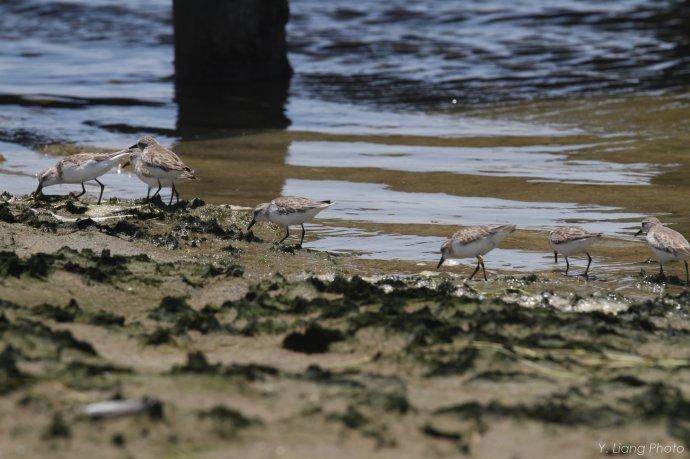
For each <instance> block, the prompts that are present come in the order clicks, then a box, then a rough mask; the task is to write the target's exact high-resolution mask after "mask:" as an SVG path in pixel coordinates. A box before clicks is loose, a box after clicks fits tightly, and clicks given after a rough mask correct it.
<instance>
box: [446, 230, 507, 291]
mask: <svg viewBox="0 0 690 459" xmlns="http://www.w3.org/2000/svg"><path fill="white" fill-rule="evenodd" d="M513 231H515V225H502V226H493V227H492V226H466V227H464V228H460V229H459V230H458V231H456V232H455V233H454V234H453V235H452V236H451V237H450V239H448V240H447V241H446V242H444V243H443V245H442V246H441V260H440V261H439V262H438V266H436V269H438V268H440V267H441V265H442V264H443V262H444V261H446V260H447V259H449V258H474V257H476V258H477V267H476V268H475V269H474V272H473V273H472V275H471V276H470V277H469V280H472V278H473V277H474V275H475V274H477V271H479V267H480V266H481V267H482V272H483V273H484V280H486V268H485V267H484V258H483V255H484V254H486V253H487V252H489V251H490V250H493V249H495V248H496V246H497V245H498V244H499V243H500V242H501V241H502V240H503V239H505V237H506V236H508V235H509V234H510V233H512V232H513Z"/></svg>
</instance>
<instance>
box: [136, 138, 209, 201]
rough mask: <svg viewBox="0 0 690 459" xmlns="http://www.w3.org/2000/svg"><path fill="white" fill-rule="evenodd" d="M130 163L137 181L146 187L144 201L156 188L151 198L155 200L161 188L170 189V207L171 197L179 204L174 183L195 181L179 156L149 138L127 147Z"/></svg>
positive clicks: (178, 194)
mask: <svg viewBox="0 0 690 459" xmlns="http://www.w3.org/2000/svg"><path fill="white" fill-rule="evenodd" d="M129 150H130V153H131V155H130V162H131V163H132V166H133V167H134V172H135V174H137V177H139V180H141V181H142V182H144V183H145V184H146V185H148V187H149V188H148V192H147V193H146V199H149V195H150V194H151V188H153V187H155V186H158V189H157V190H156V192H155V193H154V194H153V196H151V198H155V197H156V196H157V195H158V194H159V193H160V191H161V188H163V187H170V188H171V190H172V191H171V193H170V202H169V203H168V205H172V200H173V196H177V202H180V193H178V192H177V189H176V188H175V182H177V181H179V180H196V177H195V175H194V171H193V170H191V169H190V168H189V167H187V166H186V165H185V164H184V163H183V162H182V160H181V159H180V157H179V156H177V155H176V154H175V153H173V152H172V151H171V150H168V149H167V148H165V147H164V146H162V145H161V144H159V143H158V142H157V141H156V139H154V138H153V137H151V136H144V137H142V138H140V139H139V140H138V141H137V143H136V144H134V145H132V146H131V147H129Z"/></svg>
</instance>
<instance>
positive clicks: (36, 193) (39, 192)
mask: <svg viewBox="0 0 690 459" xmlns="http://www.w3.org/2000/svg"><path fill="white" fill-rule="evenodd" d="M41 190H43V184H42V183H41V182H38V188H36V191H34V196H38V195H40V194H41Z"/></svg>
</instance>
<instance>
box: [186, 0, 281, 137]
mask: <svg viewBox="0 0 690 459" xmlns="http://www.w3.org/2000/svg"><path fill="white" fill-rule="evenodd" d="M289 16H290V12H289V5H288V0H173V24H174V28H175V92H176V99H177V102H178V106H179V115H178V129H179V130H180V131H181V133H182V134H183V135H185V134H191V133H198V132H203V131H206V130H209V129H210V130H215V129H235V128H240V129H242V128H251V127H256V128H262V127H285V126H287V125H288V124H289V120H288V119H287V118H286V117H285V115H284V113H283V107H284V104H285V101H286V99H287V91H288V89H289V84H290V77H291V76H292V68H291V67H290V63H289V61H288V57H287V45H286V38H285V25H286V24H287V21H288V19H289Z"/></svg>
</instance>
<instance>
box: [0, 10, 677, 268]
mask: <svg viewBox="0 0 690 459" xmlns="http://www.w3.org/2000/svg"><path fill="white" fill-rule="evenodd" d="M683 5H684V4H682V3H678V4H676V3H674V2H651V3H649V2H641V1H633V0H630V1H622V2H603V3H602V2H590V1H572V0H568V1H566V0H564V1H559V2H555V3H554V2H548V3H546V2H543V3H542V2H532V1H526V2H518V3H517V4H516V3H515V2H505V1H503V0H492V1H489V2H486V1H482V2H474V1H471V2H465V3H464V4H463V7H462V9H458V8H457V5H456V4H454V3H453V2H443V1H440V0H433V1H426V2H421V1H415V2H409V1H405V2H402V1H397V0H395V1H393V2H387V3H385V4H380V3H377V2H375V3H371V4H367V3H366V2H365V3H358V4H356V5H352V4H351V2H347V3H345V2H341V1H335V2H320V1H314V0H294V1H292V2H291V9H292V13H293V16H292V20H291V22H290V24H289V27H288V33H289V41H290V50H291V51H290V59H291V62H292V65H293V67H294V68H295V71H296V74H295V77H294V78H293V80H292V82H291V85H290V90H289V94H288V97H287V101H286V103H285V106H284V110H282V116H283V117H284V118H285V120H286V123H285V124H286V125H288V126H287V128H286V129H275V123H274V121H275V120H273V119H271V120H269V119H268V118H269V116H268V115H267V116H266V122H265V126H264V128H263V129H246V128H244V129H238V127H237V126H233V125H232V124H228V125H227V126H226V127H225V128H222V129H220V130H219V129H218V127H217V126H214V127H213V128H212V129H211V128H210V127H209V129H208V132H206V133H204V132H203V131H202V132H201V133H199V132H198V131H195V134H193V135H189V134H188V131H189V130H188V126H186V124H185V122H186V121H185V120H186V118H184V117H183V116H181V115H180V114H181V113H182V112H183V111H184V110H185V107H184V106H182V105H181V106H178V105H177V104H176V103H175V101H174V100H173V97H174V94H175V87H174V83H173V79H172V77H171V76H172V74H173V71H174V70H173V62H172V28H171V21H170V5H169V2H168V1H167V0H156V1H151V2H144V3H141V2H137V1H134V0H130V1H125V2H114V1H108V0H99V1H97V2H58V1H50V0H40V1H39V0H28V1H26V2H21V3H3V4H1V5H0V31H2V32H0V38H2V40H0V69H2V70H3V74H4V75H6V76H7V78H3V80H2V81H0V104H2V107H3V110H2V112H0V121H1V123H0V141H2V143H0V155H2V156H3V157H4V161H3V162H0V180H1V188H2V189H3V190H7V191H9V192H12V193H28V192H30V191H32V190H33V189H35V187H36V181H35V178H34V174H35V173H36V172H37V171H39V170H41V169H43V168H45V167H47V166H49V165H51V164H52V163H53V162H54V161H55V160H56V154H57V155H59V154H65V153H67V152H71V151H74V150H75V149H74V148H73V147H71V146H69V145H73V144H77V145H80V146H83V147H78V148H77V150H81V149H82V148H88V147H97V148H105V149H113V150H115V149H120V148H122V147H126V146H128V145H130V144H131V143H132V142H133V140H134V139H135V138H136V137H137V136H138V135H140V134H144V133H152V134H155V135H156V136H157V137H158V138H159V139H160V140H161V141H162V142H163V143H166V144H170V145H173V146H174V147H175V149H176V150H177V151H178V152H179V153H180V154H181V156H182V157H183V159H184V160H185V161H187V162H188V163H189V165H190V166H191V167H193V168H194V169H195V170H196V171H197V174H198V176H199V177H200V178H201V180H200V181H198V182H194V183H190V184H185V185H183V186H182V187H181V189H182V194H183V196H187V197H189V196H193V195H195V196H200V197H202V198H203V199H205V200H207V201H209V202H228V203H236V204H242V205H255V204H257V203H258V202H262V201H267V200H269V199H271V198H272V197H275V196H276V195H279V194H297V195H304V196H309V197H313V198H316V199H332V200H333V201H335V204H334V205H333V206H332V207H331V208H330V209H329V210H327V211H325V212H323V213H322V214H321V215H320V216H319V218H318V219H317V222H316V224H315V225H314V226H313V227H310V234H311V235H315V236H316V237H317V239H315V240H310V241H309V242H308V246H309V247H311V248H315V249H319V250H328V251H332V252H346V251H353V252H356V253H358V254H360V256H361V257H363V258H366V259H372V260H385V261H391V260H398V261H403V262H409V263H410V264H412V265H414V264H415V263H420V262H428V263H430V264H434V261H435V260H436V258H437V256H438V247H439V245H440V244H441V242H442V241H443V239H444V238H445V237H446V236H447V235H449V234H450V233H451V232H452V231H453V228H454V227H455V226H456V225H470V224H502V223H514V224H516V225H518V228H519V231H518V232H516V234H514V235H513V236H511V237H510V238H508V239H507V240H506V241H505V243H504V245H503V247H502V249H501V250H496V251H494V252H492V253H491V254H490V256H487V260H491V262H492V266H493V267H496V268H500V269H506V270H524V271H530V270H548V269H553V268H554V265H553V264H552V262H551V260H552V259H551V255H550V253H549V248H548V245H547V244H546V242H545V236H546V231H547V230H548V229H550V228H552V227H553V226H558V225H566V224H578V225H582V226H585V227H586V228H587V229H590V230H592V231H599V232H603V233H605V234H606V235H607V236H608V237H609V239H607V241H606V242H605V243H600V244H598V245H597V246H596V248H595V249H593V251H594V252H596V253H595V255H596V256H597V257H596V259H595V263H596V264H601V265H604V266H603V267H602V269H603V270H604V271H606V270H608V271H609V272H619V273H620V272H624V275H625V276H631V275H633V274H634V273H635V272H637V271H639V270H640V265H639V262H640V261H643V260H644V259H645V257H646V256H647V253H646V251H645V248H644V247H643V245H642V244H641V243H639V242H638V243H634V242H633V241H634V239H633V238H632V236H631V235H632V233H634V231H635V226H636V222H638V221H639V220H640V218H641V217H642V216H643V215H646V214H659V215H662V216H663V218H664V219H666V220H668V221H669V222H670V223H671V224H672V225H673V227H674V228H676V229H679V230H680V231H682V232H685V233H686V234H687V233H689V232H690V217H689V216H690V205H688V203H687V202H686V199H685V198H684V196H687V191H688V190H687V179H688V178H689V176H690V161H689V160H688V159H687V154H686V146H687V145H688V140H689V139H688V135H687V134H686V133H687V132H688V122H687V120H688V119H690V104H689V103H688V100H689V98H688V93H687V90H686V89H685V88H684V87H683V82H684V81H685V79H686V77H687V75H688V73H689V69H690V64H689V63H690V60H689V58H688V56H687V55H686V54H687V53H686V50H685V48H684V47H683V45H682V44H683V43H684V40H685V37H686V36H687V28H686V27H684V25H683V24H684V23H683V19H682V18H683V17H684V16H683V14H684V12H685V9H687V7H686V6H683ZM685 17H687V15H686V16H685ZM38 24H40V27H37V25H38ZM384 24H385V26H383V25H384ZM650 90H654V91H655V92H653V93H652V92H650ZM602 94H607V95H606V96H603V95H602ZM181 104H182V102H181ZM198 121H199V122H201V123H202V124H203V122H204V120H203V118H202V119H201V120H198ZM259 127H260V126H259ZM44 145H49V146H50V147H49V148H48V149H44V148H43V146H44ZM103 182H104V183H105V184H106V185H107V189H106V194H105V196H106V197H108V196H121V197H139V196H143V195H145V193H146V187H145V186H144V185H143V184H141V183H140V182H138V180H137V179H136V177H133V176H132V175H131V173H129V172H126V171H125V172H123V173H121V174H118V173H116V172H115V171H113V172H112V173H110V174H108V175H106V176H105V177H104V178H103ZM77 188H78V185H77V186H71V185H63V186H59V187H53V188H51V189H48V190H46V191H47V192H49V193H52V192H55V193H66V192H68V191H73V190H76V189H77ZM87 189H89V191H90V192H94V193H95V192H96V191H97V189H96V188H95V187H94V188H87ZM166 197H167V195H166ZM467 263H468V264H470V265H471V264H472V261H471V260H469V261H467ZM387 266H390V265H387ZM395 266H399V267H400V269H404V265H402V264H401V265H395ZM628 279H629V277H628Z"/></svg>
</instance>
